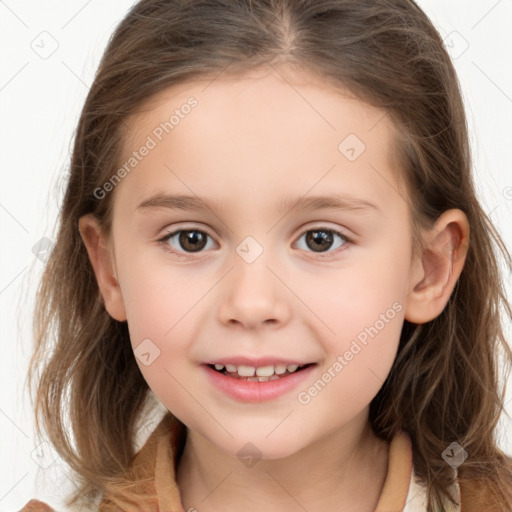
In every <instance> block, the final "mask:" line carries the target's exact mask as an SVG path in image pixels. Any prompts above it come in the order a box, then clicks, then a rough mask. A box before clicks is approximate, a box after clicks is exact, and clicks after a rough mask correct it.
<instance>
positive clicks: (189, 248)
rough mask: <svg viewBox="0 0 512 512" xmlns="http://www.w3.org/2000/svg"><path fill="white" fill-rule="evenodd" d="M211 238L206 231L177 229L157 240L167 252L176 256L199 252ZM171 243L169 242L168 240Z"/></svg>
mask: <svg viewBox="0 0 512 512" xmlns="http://www.w3.org/2000/svg"><path fill="white" fill-rule="evenodd" d="M208 238H211V237H210V235H208V233H205V232H204V231H200V230H198V229H179V230H176V231H174V232H172V233H168V234H167V235H165V236H164V237H163V238H161V239H160V240H159V242H161V243H162V244H164V247H165V249H166V250H168V251H169V252H171V253H173V254H176V255H177V256H185V255H186V254H187V253H188V254H191V253H198V252H201V251H202V250H203V249H204V248H205V247H206V245H207V243H208ZM171 240H172V241H173V243H169V241H171Z"/></svg>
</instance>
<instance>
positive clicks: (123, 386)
mask: <svg viewBox="0 0 512 512" xmlns="http://www.w3.org/2000/svg"><path fill="white" fill-rule="evenodd" d="M275 63H290V64H292V65H294V64H295V65H297V66H301V67H303V68H304V69H308V70H310V71H313V72H315V73H317V74H318V76H320V77H322V78H324V79H325V80H326V81H330V82H332V83H334V84H337V85H338V86H339V87H344V88H346V89H347V90H349V91H351V92H352V93H353V94H354V95H355V96H356V97H358V98H359V99H361V100H362V101H366V102H368V103H369V104H372V105H374V106H377V107H379V108H383V109H384V110H385V111H386V113H387V114H389V115H390V118H391V119H392V120H393V122H394V126H396V127H398V129H397V133H399V136H397V140H396V147H395V150H396V155H397V158H398V159H399V161H400V163H401V166H400V168H401V172H402V173H403V175H404V176H405V178H406V182H407V185H408V194H409V196H410V197H411V198H412V200H411V203H410V204H411V215H412V219H413V222H414V226H415V233H418V232H419V231H418V230H419V228H420V227H431V226H432V224H433V223H434V221H435V220H436V219H437V218H438V217H439V215H440V214H441V213H443V212H444V211H445V210H447V209H450V208H460V209H461V210H462V211H463V212H464V213H465V214H466V215H467V217H468V220H469V224H470V233H471V241H470V243H469V248H468V253H467V259H466V262H465V266H464V269H463V271H462V274H461V276H460V278H459V280H458V282H457V285H456V287H455V289H454V291H453V293H452V295H451V297H450V299H449V301H448V304H447V306H446V308H445V309H444V310H443V312H442V313H441V314H440V315H439V316H438V317H437V318H435V319H434V320H432V321H431V322H428V323H426V324H423V325H414V324H411V323H409V322H407V321H405V322H404V325H403V329H402V334H401V339H400V346H399V351H398V355H397V358H396V360H395V362H394V365H393V367H392V369H391V372H390V374H389V376H388V378H387V380H386V382H385V383H384V385H383V387H382V388H381V390H380V391H379V393H378V394H377V396H376V397H375V398H374V400H373V401H372V403H371V405H370V423H371V427H372V428H373V431H374V432H375V434H376V435H378V436H379V437H380V438H382V439H385V440H390V439H391V438H392V436H393V435H394V434H395V433H396V432H397V431H398V430H400V429H403V430H405V431H406V432H407V433H408V434H409V435H410V437H411V440H412V444H413V451H414V470H415V472H416V474H417V475H418V476H419V478H420V479H421V481H422V482H423V484H424V485H426V486H427V489H428V499H429V504H428V510H429V511H433V510H435V508H434V507H436V506H437V505H439V504H440V503H441V500H442V499H443V498H444V497H445V496H446V495H447V489H448V487H449V486H450V485H451V484H452V483H453V481H454V478H455V475H454V472H453V470H452V468H451V467H450V466H449V465H448V464H447V463H446V462H445V460H444V459H443V457H442V453H443V451H444V450H445V449H446V448H447V447H448V445H450V443H452V442H457V443H459V444H460V445H461V446H462V447H463V448H464V449H465V450H466V452H467V453H468V454H469V457H468V459H467V460H466V461H465V462H464V463H463V464H462V465H461V466H460V467H459V470H458V478H459V481H460V483H461V485H464V484H467V485H469V484H470V483H471V482H477V483H478V485H479V486H480V487H481V488H482V489H486V493H487V494H486V498H485V499H486V500H487V501H486V503H487V504H489V503H491V502H492V503H496V506H498V507H500V508H499V510H505V509H507V510H510V509H511V507H512V496H511V491H510V487H511V481H512V469H511V467H512V462H511V459H510V458H508V457H507V456H506V455H505V454H504V453H503V452H502V451H500V450H499V448H498V446H497V440H496V437H495V427H496V425H497V422H498V419H499V417H500V414H501V413H502V412H503V411H504V407H503V402H504V400H503V397H504V383H503V386H502V387H501V383H500V375H499V364H498V361H499V360H500V357H501V358H502V359H501V360H502V361H505V363H506V367H507V371H508V370H509V366H510V363H511V361H512V352H511V350H510V348H509V346H508V345H507V343H506V340H505V337H504V331H503V326H502V323H501V319H500V313H501V312H502V309H501V308H503V311H504V312H505V313H506V315H507V316H508V317H509V318H510V317H511V316H512V313H511V309H510V305H509V304H508V302H507V299H506V297H505V293H504V288H503V284H502V281H501V277H500V272H499V261H498V253H501V255H502V256H503V257H504V258H505V260H506V264H507V266H508V267H510V262H511V260H510V254H509V253H508V251H507V249H506V248H505V246H504V244H503V242H502V240H501V238H500V236H499V234H498V233H497V231H496V230H495V228H494V227H493V225H492V223H491V221H490V220H489V218H488V217H487V216H486V214H485V212H484V211H483V210H482V208H481V206H480V204H479V202H478V200H477V198H476V193H475V189H474V184H473V178H472V175H471V167H472V164H471V158H470V148H469V142H468V133H467V124H466V118H465V112H464V108H463V103H462V99H461V92H460V86H459V83H458V79H457V76H456V73H455V70H454V67H453V65H452V62H451V60H450V58H449V55H448V54H447V52H446V50H445V48H444V46H443V42H442V40H441V38H440V35H439V34H438V32H437V31H436V30H435V28H434V27H433V25H432V23H431V22H430V21H429V19H428V18H427V16H426V15H425V14H424V12H423V11H422V10H421V9H420V8H419V7H418V6H417V5H416V4H415V3H414V2H413V1H412V0H237V1H233V0H143V1H141V2H139V3H137V4H136V5H135V6H134V7H133V8H132V9H131V10H130V12H129V13H128V14H127V16H126V17H125V18H124V19H123V21H122V22H121V23H120V25H119V26H118V27H117V29H116V31H115V33H114V34H113V36H112V37H111V39H110V41H109V44H108V47H107V49H106V51H105V54H104V56H103V58H102V61H101V64H100V66H99V69H98V71H97V74H96V77H95V79H94V82H93V84H92V86H91V89H90V91H89V94H88V97H87V100H86V102H85V105H84V107H83V110H82V113H81V116H80V120H79V123H78V128H77V131H76V136H75V140H74V148H73V153H72V159H71V169H70V176H69V182H68V184H67V190H66V194H65V198H64V201H63V206H62V209H61V211H60V225H59V231H58V236H57V240H56V243H55V246H54V249H53V251H52V253H51V255H50V258H49V260H48V263H47V266H46V269H45V272H44V275H43V278H42V281H41V283H40V287H39V290H38V296H37V304H36V314H35V319H34V327H35V337H36V347H35V352H34V354H33V356H32V360H31V362H30V369H29V374H28V377H29V379H28V380H29V384H32V382H33V380H34V378H35V374H36V370H38V369H40V370H41V374H40V376H39V382H38V387H37V394H36V397H35V412H36V425H37V429H38V432H40V419H42V422H43V423H44V427H45V429H46V431H47V432H48V436H49V439H50V440H51V442H52V443H53V445H54V446H55V448H56V449H57V451H58V452H59V453H60V454H61V456H62V457H63V459H64V460H65V461H66V462H67V463H68V464H69V465H70V467H71V468H72V469H73V470H74V471H75V472H76V475H77V480H79V481H80V487H79V491H77V493H75V494H74V495H73V496H72V498H71V499H70V500H69V501H68V504H72V503H74V502H75V501H76V499H77V498H78V497H79V493H80V492H85V491H86V490H89V491H91V492H92V493H93V494H94V491H95V490H110V491H112V493H113V494H112V495H113V496H114V497H115V498H114V499H115V500H121V498H124V499H125V503H126V502H129V503H132V502H133V501H132V500H134V496H131V497H130V496H129V495H128V494H127V491H128V490H129V489H128V487H129V485H130V483H129V482H130V480H129V478H128V479H127V480H126V479H123V478H124V476H126V471H127V469H128V468H129V467H130V464H131V463H132V461H133V459H134V455H135V453H134V447H133V439H134V435H135V433H136V423H137V421H138V419H139V417H140V415H141V410H142V408H143V406H144V405H145V403H146V401H147V398H148V395H149V394H148V391H149V388H148V385H147V383H146V382H145V380H144V378H143V377H142V374H141V372H140V371H139V368H138V366H137V364H136V361H135V358H134V355H133V351H132V348H131V344H130V340H129V333H128V329H127V324H126V322H117V321H116V320H114V319H113V318H111V317H110V316H109V314H108V313H107V311H106V310H105V307H104V305H103V301H102V298H101V294H100V293H99V290H98V286H97V283H96V280H95V276H94V273H93V270H92V267H91V265H90V261H89V259H88V255H87V252H86V249H85V245H84V244H83V241H82V239H81V236H80V233H79V230H78V219H79V218H80V217H81V216H82V215H85V214H87V213H90V212H93V213H94V214H95V215H96V216H97V217H98V219H99V220H100V221H101V223H102V226H103V228H104V230H105V233H106V234H109V233H110V228H111V220H112V218H111V213H112V198H113V194H109V195H107V196H106V197H105V198H103V199H101V200H98V199H97V198H96V197H95V195H94V190H95V189H97V187H101V186H102V184H104V183H105V182H106V181H108V180H109V178H111V177H112V175H113V174H114V173H115V171H116V169H118V165H119V161H118V160H119V155H120V150H121V147H122V143H123V127H124V126H125V124H126V121H127V119H128V118H129V116H131V115H132V114H134V113H135V112H136V111H137V108H139V107H140V106H141V105H142V103H143V102H144V101H145V100H147V99H149V98H151V97H152V96H153V95H154V94H156V93H157V92H160V91H162V90H164V89H166V88H168V87H169V86H172V85H174V84H178V83H184V82H186V81H190V80H194V79H198V78H205V77H215V76H218V75H219V74H220V73H221V72H222V73H224V74H228V73H229V74H231V75H232V76H234V75H236V74H239V75H242V74H243V73H244V72H245V71H248V70H250V69H254V68H257V67H259V66H262V65H266V64H275ZM228 67H229V68H228ZM415 242H416V243H417V244H420V245H421V240H419V239H415ZM52 340H53V341H52ZM91 369H93V371H91ZM507 374H508V373H507ZM66 412H67V413H68V414H69V421H70V426H71V429H72V434H73V436H74V440H75V444H76V446H75V447H74V446H73V445H72V443H71V442H70V440H69V437H68V434H67V428H66V425H65V423H64V420H65V418H66V416H65V413H66ZM123 487H124V490H125V493H124V494H122V493H121V494H117V495H116V494H115V490H116V489H119V490H121V489H122V488H123ZM463 488H464V487H463ZM134 492H135V491H134ZM493 500H494V501H493ZM118 503H121V502H120V501H118Z"/></svg>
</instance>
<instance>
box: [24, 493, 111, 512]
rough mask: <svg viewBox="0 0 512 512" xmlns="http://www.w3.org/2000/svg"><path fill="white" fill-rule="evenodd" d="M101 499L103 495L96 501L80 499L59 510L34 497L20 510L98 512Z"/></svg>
mask: <svg viewBox="0 0 512 512" xmlns="http://www.w3.org/2000/svg"><path fill="white" fill-rule="evenodd" d="M100 499H101V496H100V498H99V499H97V500H96V501H95V502H84V501H79V502H77V503H76V505H74V506H72V507H62V508H61V507H59V510H57V509H55V508H53V507H51V506H50V505H48V504H47V503H45V502H44V501H40V500H38V499H35V498H34V499H31V500H30V501H29V502H28V503H26V504H25V505H24V506H23V508H22V509H20V510H19V512H98V506H99V500H100Z"/></svg>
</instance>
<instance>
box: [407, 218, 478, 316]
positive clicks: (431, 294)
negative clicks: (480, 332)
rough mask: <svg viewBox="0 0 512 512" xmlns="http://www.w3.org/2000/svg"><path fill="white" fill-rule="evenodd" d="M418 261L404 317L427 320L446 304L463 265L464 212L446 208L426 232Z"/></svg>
mask: <svg viewBox="0 0 512 512" xmlns="http://www.w3.org/2000/svg"><path fill="white" fill-rule="evenodd" d="M424 240H425V248H424V251H423V254H422V255H421V261H416V262H415V267H414V268H415V271H414V272H413V275H412V276H411V281H410V284H411V286H410V290H411V291H410V292H409V294H408V296H407V300H406V307H405V319H406V320H408V321H409V322H412V323H415V324H423V323H426V322H429V321H431V320H433V319H434V318H436V317H437V316H439V315H440V314H441V312H442V311H443V309H444V308H445V307H446V304H447V303H448V300H449V299H450V296H451V294H452V292H453V289H454V288H455V285H456V283H457V280H458V278H459V276H460V274H461V272H462V269H463V268H464V262H465V260H466V254H467V248H468V241H469V222H468V220H467V217H466V215H465V214H464V212H462V211H461V210H458V209H452V210H447V211H446V212H444V213H443V214H442V215H441V216H440V217H439V219H438V220H437V221H436V223H435V225H434V227H433V228H432V229H431V230H430V231H429V232H428V233H426V234H425V236H424Z"/></svg>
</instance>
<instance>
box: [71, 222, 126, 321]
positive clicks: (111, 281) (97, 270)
mask: <svg viewBox="0 0 512 512" xmlns="http://www.w3.org/2000/svg"><path fill="white" fill-rule="evenodd" d="M78 226H79V228H78V229H79V230H80V235H81V236H82V239H83V241H84V244H85V246H86V248H87V253H88V254H89V260H90V261H91V265H92V267H93V270H94V274H95V276H96V281H97V282H98V287H99V289H100V293H101V296H102V297H103V302H104V303H105V308H106V310H107V311H108V313H109V314H110V316H111V317H112V318H114V319H115V320H118V321H119V322H124V321H125V320H126V311H125V307H124V302H123V297H122V295H121V288H120V287H119V283H118V281H117V274H116V268H115V257H114V251H113V249H112V248H111V247H110V242H109V241H108V240H106V237H105V235H104V234H103V231H102V229H101V226H100V224H99V222H98V218H97V217H96V216H94V215H93V214H87V215H84V216H83V217H80V219H79V221H78Z"/></svg>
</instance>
